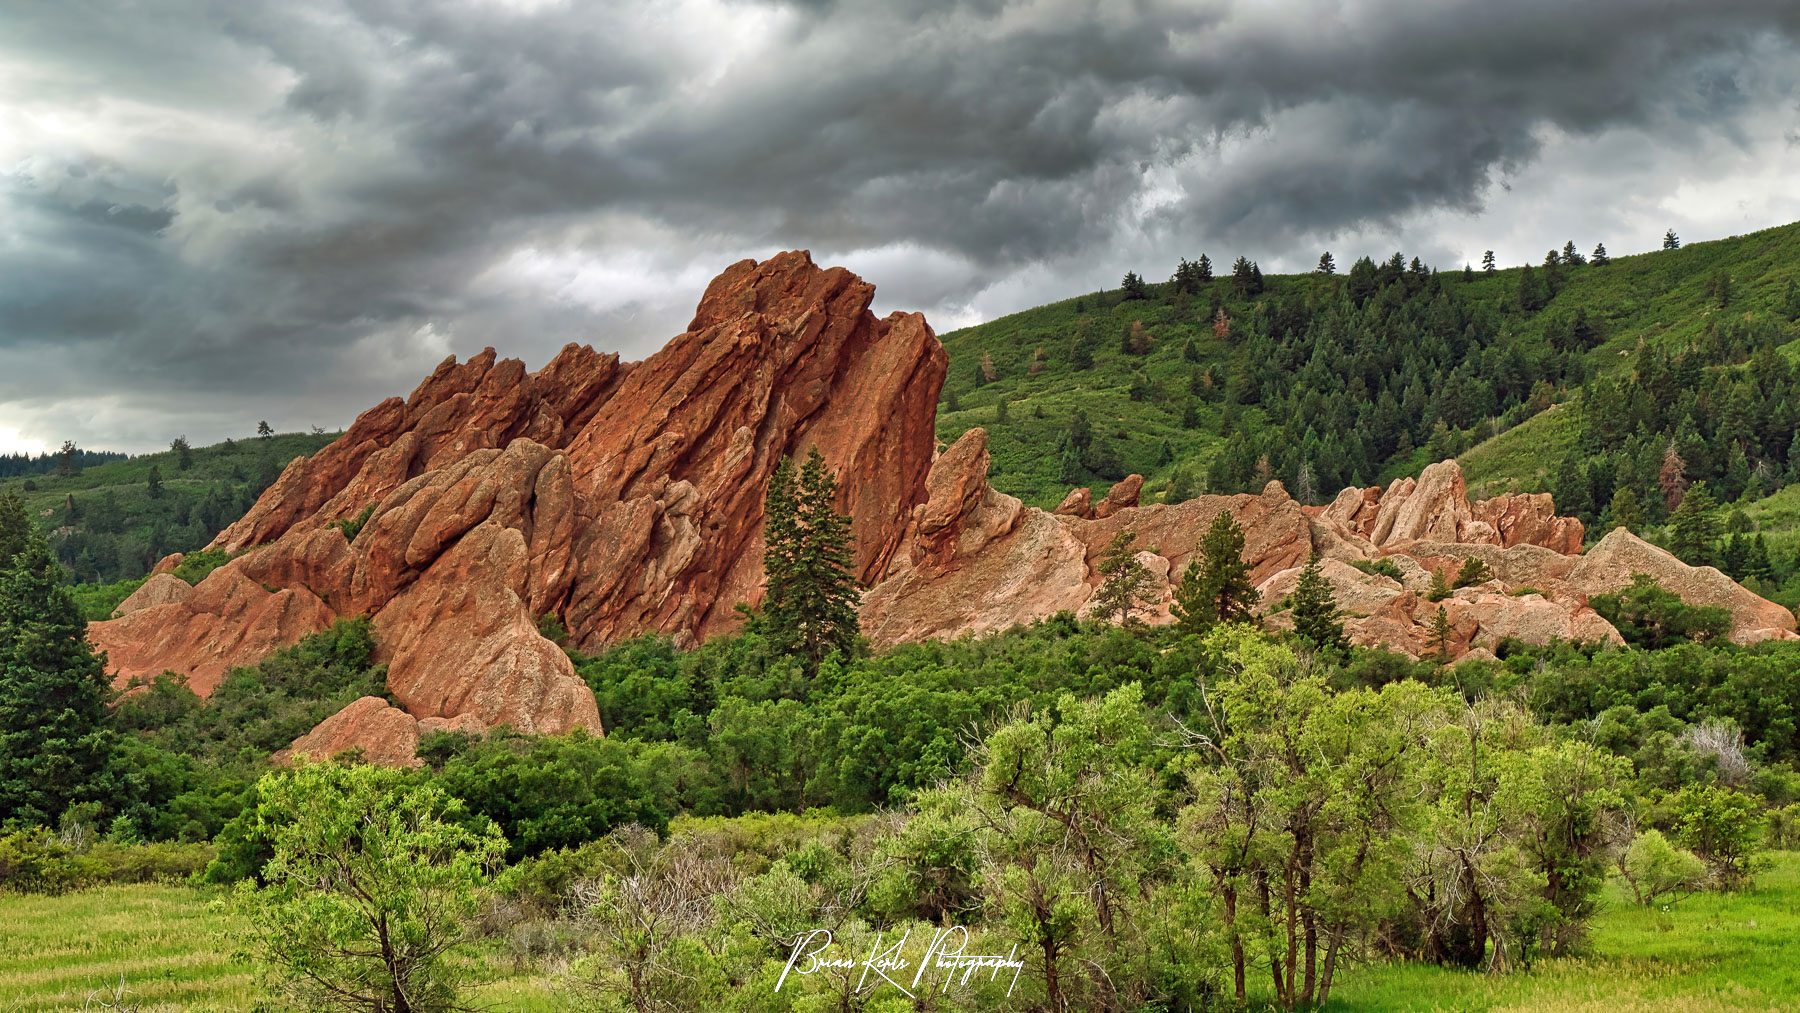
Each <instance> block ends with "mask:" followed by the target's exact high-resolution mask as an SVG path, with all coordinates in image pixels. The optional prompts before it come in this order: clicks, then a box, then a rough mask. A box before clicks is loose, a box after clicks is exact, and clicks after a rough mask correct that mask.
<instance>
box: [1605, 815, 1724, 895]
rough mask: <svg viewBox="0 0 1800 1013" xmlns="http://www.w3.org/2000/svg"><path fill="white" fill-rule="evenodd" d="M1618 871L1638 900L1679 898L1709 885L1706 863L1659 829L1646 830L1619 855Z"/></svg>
mask: <svg viewBox="0 0 1800 1013" xmlns="http://www.w3.org/2000/svg"><path fill="white" fill-rule="evenodd" d="M1619 872H1620V873H1621V874H1622V875H1623V876H1624V877H1625V885H1627V886H1629V887H1631V893H1632V896H1634V897H1636V898H1637V902H1638V903H1639V904H1645V905H1649V904H1655V903H1656V902H1657V901H1658V900H1661V899H1662V898H1664V897H1670V898H1672V899H1673V900H1676V901H1679V900H1682V899H1683V898H1685V897H1686V896H1688V895H1690V894H1693V893H1697V892H1699V891H1700V890H1701V889H1703V888H1704V887H1705V886H1706V863H1704V862H1702V861H1700V858H1699V857H1698V856H1697V855H1695V854H1694V853H1693V852H1691V851H1683V850H1682V849H1680V848H1677V847H1676V846H1675V845H1673V844H1670V843H1669V841H1668V838H1666V837H1664V836H1663V835H1662V831H1660V830H1646V831H1644V832H1643V833H1641V834H1639V835H1638V836H1637V839H1636V840H1633V841H1632V842H1631V847H1630V848H1628V849H1626V851H1625V854H1624V855H1623V856H1622V857H1621V858H1620V859H1619Z"/></svg>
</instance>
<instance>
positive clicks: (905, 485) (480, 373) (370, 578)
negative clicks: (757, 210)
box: [93, 253, 945, 757]
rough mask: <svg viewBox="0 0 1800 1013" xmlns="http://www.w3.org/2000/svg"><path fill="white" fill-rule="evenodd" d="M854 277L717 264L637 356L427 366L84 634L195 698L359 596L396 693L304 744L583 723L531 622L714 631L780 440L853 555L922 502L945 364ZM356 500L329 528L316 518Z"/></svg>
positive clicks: (730, 600) (870, 555)
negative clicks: (838, 515)
mask: <svg viewBox="0 0 1800 1013" xmlns="http://www.w3.org/2000/svg"><path fill="white" fill-rule="evenodd" d="M874 291H875V290H874V286H872V285H870V284H868V283H867V282H864V281H863V280H861V279H860V278H857V277H856V276H855V275H853V274H851V273H850V272H848V271H845V270H843V269H842V268H831V269H821V268H819V267H818V266H816V265H815V264H813V262H812V259H811V257H809V256H808V255H807V254H805V253H784V254H781V255H779V256H776V257H773V258H771V259H769V260H767V261H764V262H762V263H756V262H754V261H743V262H741V263H738V264H734V265H732V266H731V267H730V268H728V269H727V270H726V271H725V272H724V273H723V274H721V275H720V276H719V277H718V278H717V279H716V280H714V281H713V283H712V284H711V285H710V286H708V288H707V291H706V294H705V296H704V297H703V298H702V299H701V301H700V305H699V309H698V310H697V312H696V313H695V316H694V319H693V322H692V323H691V324H690V325H689V327H688V330H687V331H686V332H684V333H683V334H681V335H678V336H677V337H676V338H675V339H673V340H672V341H670V342H669V344H668V345H667V346H666V347H664V348H663V349H662V350H661V351H660V352H658V353H656V354H655V355H653V356H651V357H650V358H648V359H646V360H644V361H643V362H640V363H635V364H622V363H620V362H619V361H618V358H617V356H613V355H602V354H600V353H597V352H595V351H594V350H593V349H591V348H587V347H585V346H576V345H570V346H568V347H566V348H564V349H563V351H562V352H561V353H560V354H559V355H557V357H556V358H555V359H554V360H552V361H551V362H550V364H549V365H547V366H545V367H544V368H543V369H541V370H539V371H538V372H536V373H528V372H526V370H525V368H524V366H523V365H522V364H521V363H519V362H518V361H517V360H512V359H497V358H496V356H495V354H494V352H493V350H492V349H489V350H487V351H484V352H482V353H481V354H480V355H477V356H475V357H474V358H471V359H469V360H468V361H467V362H461V363H459V362H457V361H455V360H454V359H451V360H448V361H446V362H445V363H444V364H443V365H441V366H439V367H438V369H437V370H436V371H435V372H434V373H432V375H431V376H430V377H428V378H427V379H426V380H425V381H424V382H423V383H421V384H420V385H419V387H418V389H417V390H415V391H413V393H412V396H411V397H409V398H407V399H406V400H404V401H402V400H401V399H399V398H392V399H389V400H387V401H384V402H383V403H381V404H380V405H377V406H376V407H374V408H372V409H370V410H369V411H367V412H365V413H363V415H362V416H361V417H360V418H358V419H357V420H356V423H355V424H354V425H352V426H351V427H350V429H349V430H348V431H347V432H345V434H344V435H343V436H342V437H340V438H339V439H338V440H336V441H335V442H333V443H332V444H331V445H330V446H328V447H326V448H325V449H324V450H322V451H320V452H319V453H318V454H316V455H314V456H313V457H311V458H309V459H301V460H296V461H294V462H293V463H292V464H290V465H289V466H288V468H287V469H286V470H285V471H284V472H283V473H282V475H281V477H280V478H279V479H278V480H277V481H276V482H275V484H274V485H272V486H271V487H270V488H269V489H268V490H267V491H266V492H265V493H264V494H263V496H262V497H261V499H259V500H258V501H257V503H256V505H255V506H254V507H253V508H252V509H251V510H250V512H249V513H247V514H246V515H245V516H244V517H243V518H242V519H240V520H239V521H238V522H237V523H235V524H233V525H232V526H231V527H229V528H227V529H226V530H225V531H224V532H222V533H220V535H219V536H218V538H217V539H215V540H214V543H213V546H212V547H214V548H218V549H223V550H226V551H230V552H234V553H235V552H244V553H245V554H244V555H242V556H241V557H239V558H237V559H234V560H233V561H232V562H231V563H229V564H227V565H225V566H223V567H220V568H219V569H218V570H217V571H215V572H214V573H213V574H212V575H211V576H209V577H208V578H207V579H206V580H205V581H203V582H202V583H201V584H200V585H199V586H198V587H196V588H194V589H193V591H192V592H191V593H188V594H185V595H176V596H172V597H173V598H174V599H175V600H163V601H161V602H160V603H159V604H152V605H149V606H148V607H144V608H139V609H136V610H135V611H131V612H129V613H128V614H125V615H124V616H123V617H122V618H120V619H117V620H114V621H111V622H107V623H100V624H96V625H95V626H94V628H93V636H94V639H95V641H96V643H97V644H98V645H99V646H101V647H102V648H104V649H106V650H107V651H109V652H110V655H111V658H112V663H113V665H114V668H115V670H116V671H117V673H118V675H119V678H120V679H121V680H124V679H128V678H130V677H131V676H134V675H150V674H154V673H156V672H160V671H162V670H164V669H175V670H179V671H184V672H187V673H189V674H190V676H191V677H192V684H193V685H194V687H195V688H196V689H197V690H198V691H200V692H202V693H206V692H210V691H211V689H212V688H213V687H214V686H215V685H217V683H218V680H219V678H220V677H221V675H222V674H223V672H224V671H225V669H226V668H227V667H228V666H231V665H239V664H248V663H251V662H254V661H255V660H257V659H258V658H260V657H261V656H262V655H264V654H266V653H267V652H268V651H269V650H271V649H273V648H275V647H277V646H280V645H282V644H285V643H290V642H292V641H293V640H295V639H298V637H300V636H302V635H304V634H305V633H308V632H311V631H313V630H316V629H320V628H323V627H324V626H325V625H327V624H329V623H330V622H331V621H332V619H334V618H336V617H341V616H352V615H364V614H366V615H370V616H372V617H373V619H374V624H375V628H376V631H377V634H378V636H379V639H380V643H381V650H382V657H383V659H384V660H386V661H388V663H389V677H388V686H389V689H390V691H391V692H392V694H393V696H394V698H395V699H396V700H398V701H399V702H400V703H401V705H402V707H403V708H404V711H405V714H404V715H395V714H391V713H388V712H386V711H384V710H383V709H382V708H380V707H378V706H374V705H372V704H370V703H369V702H367V701H363V702H359V705H358V707H357V708H355V709H353V711H346V713H345V715H344V716H343V717H342V719H341V720H340V719H334V721H333V722H328V723H327V725H328V726H329V727H325V726H322V727H321V729H320V730H319V734H317V735H315V736H314V739H315V741H314V743H313V745H315V746H317V747H318V748H321V749H325V748H346V747H348V746H349V745H363V746H365V748H369V750H370V752H371V755H375V754H379V755H383V756H387V757H392V756H395V755H399V754H400V753H403V752H404V750H403V749H402V750H396V748H395V743H394V741H392V740H394V739H395V738H396V736H399V737H402V738H404V737H405V733H406V730H407V729H409V728H414V729H415V731H416V728H415V725H416V727H424V728H430V727H440V726H446V727H447V726H456V727H483V728H485V727H492V726H494V725H497V724H501V723H507V724H511V725H513V726H514V727H517V728H520V729H522V730H528V731H544V732H560V731H564V730H567V729H569V728H573V727H576V726H582V727H587V728H591V729H594V730H598V729H599V717H598V713H597V711H596V709H595V706H594V700H593V695H592V694H591V693H590V692H589V691H588V690H587V688H586V686H585V685H583V684H582V683H581V681H580V679H579V678H577V677H576V675H575V673H574V670H573V668H572V666H571V665H570V664H569V662H568V659H567V657H566V656H564V655H563V653H562V651H561V650H560V649H558V648H557V647H556V646H555V645H554V644H551V643H550V642H549V641H547V640H545V639H544V638H543V637H541V636H539V634H538V632H537V620H538V618H539V617H540V616H543V615H546V614H553V615H556V616H558V617H559V618H560V619H561V620H562V621H563V623H564V624H565V625H566V627H567V628H568V630H569V631H570V634H571V636H572V638H573V639H574V641H575V642H576V643H577V644H579V645H581V646H582V647H585V648H588V649H597V648H599V647H602V646H604V645H606V644H608V643H611V642H613V641H616V640H619V639H622V638H625V637H630V636H635V635H637V634H639V633H643V632H647V631H655V632H660V633H665V634H668V635H670V636H673V637H675V638H676V639H677V640H678V641H680V642H693V641H694V640H696V639H698V638H701V637H705V636H709V635H712V634H715V633H718V632H721V631H723V630H725V629H728V628H730V627H731V626H733V625H734V624H735V623H736V622H737V618H738V617H737V614H736V612H735V611H734V606H735V605H736V604H737V603H738V602H751V603H754V602H756V601H758V600H759V599H760V598H761V584H762V560H761V556H762V547H761V537H762V530H761V528H762V497H763V490H764V488H765V487H766V485H767V481H768V476H769V474H770V472H771V471H772V470H773V469H774V466H775V463H776V461H778V460H779V459H780V458H781V457H782V456H784V455H790V454H796V453H802V452H804V451H805V450H806V449H807V448H809V447H812V446H817V447H818V448H819V450H820V452H821V453H823V454H824V456H825V459H826V460H827V461H828V462H829V463H830V464H831V466H832V467H834V468H836V469H837V470H838V471H839V473H840V504H839V505H840V508H841V509H843V510H845V511H846V512H848V513H849V514H850V515H851V516H852V518H853V532H854V534H855V538H856V543H855V544H856V567H857V570H858V573H859V576H861V577H862V578H863V579H864V580H865V581H870V582H872V581H873V580H874V579H876V578H877V577H878V576H879V575H880V574H881V573H882V572H884V571H885V570H886V568H887V567H888V565H889V563H890V561H891V559H892V557H893V555H894V553H895V552H896V551H897V549H898V547H899V545H900V541H901V538H902V535H903V534H904V531H905V528H906V525H907V523H908V522H909V520H910V519H911V516H912V510H913V507H914V505H915V504H919V503H922V502H923V501H924V499H925V495H926V494H925V478H926V474H927V472H928V471H929V470H930V466H931V460H932V454H933V449H934V437H933V433H932V425H933V421H934V418H935V414H936V404H937V397H938V391H939V388H940V387H941V386H942V384H943V379H944V369H945V358H944V351H943V348H942V346H941V345H939V344H938V341H937V338H936V336H935V335H933V334H932V332H931V328H930V327H929V326H927V325H926V323H925V319H924V317H922V316H920V315H919V314H916V313H914V314H904V313H895V314H893V315H891V316H889V317H887V318H886V319H877V318H876V317H875V316H874V314H872V313H871V312H869V304H870V301H871V300H872V298H873V296H874ZM365 511H367V517H366V521H365V522H364V524H363V526H362V528H361V529H360V531H359V532H358V533H357V534H356V537H355V539H354V540H353V541H347V540H346V539H345V537H344V534H343V533H342V532H341V531H340V530H339V529H338V528H337V527H334V526H333V525H334V524H335V523H336V522H340V521H346V520H354V519H356V518H358V517H362V516H364V513H365ZM246 550H248V551H246ZM408 721H412V722H414V723H415V725H409V724H408ZM365 738H374V739H378V740H379V742H375V741H363V739H365ZM376 747H379V748H376Z"/></svg>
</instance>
